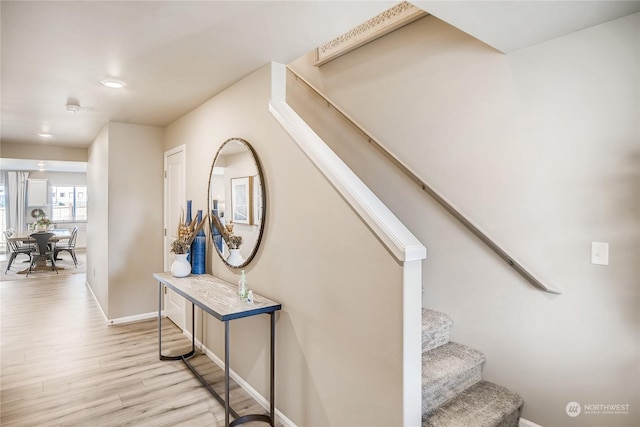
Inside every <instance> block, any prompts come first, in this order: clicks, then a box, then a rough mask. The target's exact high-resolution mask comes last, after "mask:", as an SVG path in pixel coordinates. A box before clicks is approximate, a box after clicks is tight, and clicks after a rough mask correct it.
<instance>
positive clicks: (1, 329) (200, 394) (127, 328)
mask: <svg viewBox="0 0 640 427" xmlns="http://www.w3.org/2000/svg"><path fill="white" fill-rule="evenodd" d="M0 309H1V315H0V338H1V341H0V343H1V350H0V357H1V364H0V425H2V426H3V427H14V426H21V427H22V426H38V427H42V426H100V427H103V426H222V425H224V408H223V407H222V406H221V405H220V404H219V403H218V402H217V401H216V400H215V399H214V398H213V397H212V396H211V395H210V394H209V393H208V392H207V390H206V389H205V388H204V387H203V386H202V385H201V384H200V383H199V382H198V381H197V380H196V379H195V378H194V377H193V374H191V372H190V371H189V370H188V368H187V367H186V366H185V365H184V364H183V363H182V362H172V361H160V360H158V338H157V333H158V330H157V321H156V320H153V321H146V322H139V323H133V324H129V325H119V326H106V322H105V319H104V318H103V317H102V314H101V312H100V310H99V308H98V306H97V304H96V302H95V301H94V300H93V297H92V296H91V294H90V292H89V291H88V289H87V288H86V287H85V275H84V274H74V275H69V276H66V277H62V276H59V277H54V276H53V275H42V277H41V278H37V279H30V280H17V281H10V280H7V277H6V276H3V277H2V282H1V283H0ZM189 346H190V341H189V340H188V339H187V338H186V337H185V336H184V335H183V334H182V333H181V331H180V330H179V329H178V328H177V327H176V326H175V325H174V324H173V323H171V322H170V321H169V320H166V319H164V320H163V347H164V349H165V350H166V351H165V352H166V353H168V352H169V351H176V352H178V351H181V350H183V349H186V348H188V347H189ZM192 362H193V364H194V365H196V366H198V367H199V369H200V370H201V372H202V373H203V374H204V376H205V378H207V379H208V381H209V382H210V383H214V382H217V384H215V385H214V388H215V389H216V390H217V391H219V392H222V390H224V388H223V387H224V384H223V381H222V380H223V375H224V373H223V371H222V370H221V369H220V368H219V367H218V366H217V365H215V364H214V363H213V362H212V361H211V360H210V359H209V358H208V357H206V356H204V355H198V356H196V357H194V358H193V359H192ZM231 403H232V407H233V408H234V409H235V410H236V411H238V413H239V414H240V415H244V414H248V413H261V414H262V413H266V411H265V410H264V409H263V408H262V407H261V406H260V405H259V404H258V403H257V402H255V401H254V400H253V399H252V398H251V397H249V396H248V395H247V394H246V393H245V392H244V390H242V389H241V388H239V387H238V386H237V385H236V384H235V383H232V385H231ZM244 425H246V426H265V425H267V424H265V423H257V422H254V423H248V424H244ZM277 425H280V424H279V423H278V424H277Z"/></svg>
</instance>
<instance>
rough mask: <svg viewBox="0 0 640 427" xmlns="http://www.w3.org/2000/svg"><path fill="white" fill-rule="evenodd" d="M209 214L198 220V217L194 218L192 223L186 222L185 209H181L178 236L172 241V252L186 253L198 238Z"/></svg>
mask: <svg viewBox="0 0 640 427" xmlns="http://www.w3.org/2000/svg"><path fill="white" fill-rule="evenodd" d="M206 219H207V215H205V216H204V218H202V221H200V222H198V218H194V219H193V221H191V224H188V225H187V224H185V223H184V210H181V211H180V221H179V222H178V238H177V239H176V240H174V241H173V242H172V243H171V252H172V253H174V254H186V253H187V252H188V251H189V248H190V247H191V243H193V239H195V238H196V234H198V231H200V230H201V229H202V227H203V226H204V223H205V222H206Z"/></svg>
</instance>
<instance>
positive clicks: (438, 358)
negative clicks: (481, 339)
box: [422, 342, 486, 414]
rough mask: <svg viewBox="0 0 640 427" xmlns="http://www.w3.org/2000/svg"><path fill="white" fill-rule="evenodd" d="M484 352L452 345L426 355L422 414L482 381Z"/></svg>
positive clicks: (424, 360) (423, 361)
mask: <svg viewBox="0 0 640 427" xmlns="http://www.w3.org/2000/svg"><path fill="white" fill-rule="evenodd" d="M485 360H486V359H485V356H484V354H482V352H480V351H478V350H475V349H473V348H471V347H467V346H465V345H462V344H458V343H453V342H449V343H447V344H444V345H442V346H440V347H437V348H434V349H433V350H429V351H427V352H425V353H423V354H422V413H423V414H427V413H429V412H431V411H433V410H434V409H436V408H437V407H438V406H440V405H441V404H443V403H444V402H446V401H448V400H450V399H452V398H453V397H455V395H457V394H458V393H461V392H462V391H464V390H465V389H467V388H469V387H471V386H472V385H474V384H475V383H477V382H479V381H481V380H482V364H483V363H484V362H485Z"/></svg>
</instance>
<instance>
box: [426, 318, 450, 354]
mask: <svg viewBox="0 0 640 427" xmlns="http://www.w3.org/2000/svg"><path fill="white" fill-rule="evenodd" d="M452 324H453V319H452V318H451V316H449V315H448V314H445V313H440V312H439V311H434V310H428V309H426V308H423V309H422V352H423V353H424V352H425V351H429V350H432V349H434V348H436V347H440V346H441V345H444V344H446V343H448V342H449V332H450V331H451V325H452Z"/></svg>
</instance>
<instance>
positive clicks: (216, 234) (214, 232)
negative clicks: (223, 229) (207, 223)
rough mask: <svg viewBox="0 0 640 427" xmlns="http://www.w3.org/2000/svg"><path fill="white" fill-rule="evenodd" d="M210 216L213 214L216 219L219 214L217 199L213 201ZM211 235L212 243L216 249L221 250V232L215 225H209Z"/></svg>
mask: <svg viewBox="0 0 640 427" xmlns="http://www.w3.org/2000/svg"><path fill="white" fill-rule="evenodd" d="M211 216H212V217H213V216H215V217H217V218H218V219H219V218H220V216H219V215H218V201H217V200H214V201H213V209H211ZM211 237H213V244H214V245H215V246H216V248H217V249H218V252H222V234H220V231H219V230H218V228H217V227H211Z"/></svg>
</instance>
